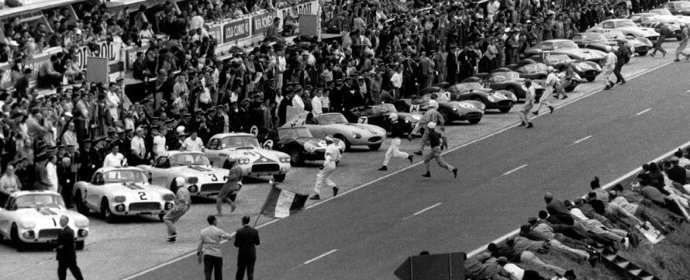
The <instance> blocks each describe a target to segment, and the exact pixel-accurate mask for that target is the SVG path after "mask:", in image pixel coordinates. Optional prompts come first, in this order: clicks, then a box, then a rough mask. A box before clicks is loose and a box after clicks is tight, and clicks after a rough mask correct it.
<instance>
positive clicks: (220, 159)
mask: <svg viewBox="0 0 690 280" xmlns="http://www.w3.org/2000/svg"><path fill="white" fill-rule="evenodd" d="M268 146H271V145H268ZM204 154H206V157H207V158H208V160H210V161H211V165H212V166H214V167H218V168H223V167H225V166H227V164H228V163H227V161H228V160H227V159H228V158H231V159H233V160H236V164H239V165H240V167H241V168H242V175H243V176H249V177H263V176H273V179H274V180H276V181H277V182H282V181H285V176H286V175H287V173H288V171H290V167H291V166H290V155H288V154H286V153H283V152H279V151H273V150H270V149H265V148H264V147H262V146H261V145H259V141H258V140H257V139H256V136H254V135H252V134H249V133H234V132H233V133H220V134H216V135H213V137H211V139H209V140H208V143H206V151H205V152H204Z"/></svg>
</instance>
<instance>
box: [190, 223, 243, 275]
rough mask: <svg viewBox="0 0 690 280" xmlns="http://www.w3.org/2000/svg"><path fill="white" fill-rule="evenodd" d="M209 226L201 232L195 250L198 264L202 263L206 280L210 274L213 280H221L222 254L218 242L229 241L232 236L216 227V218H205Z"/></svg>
mask: <svg viewBox="0 0 690 280" xmlns="http://www.w3.org/2000/svg"><path fill="white" fill-rule="evenodd" d="M206 221H207V222H208V224H209V226H208V227H206V228H204V229H202V230H201V238H200V242H199V246H198V247H197V250H196V255H197V257H198V260H199V263H201V261H203V262H204V274H205V275H206V279H211V274H213V275H214V276H215V280H222V279H223V252H222V250H221V248H220V242H221V241H222V240H223V239H225V240H230V239H232V238H233V237H234V236H233V235H231V234H229V233H227V232H225V231H224V230H222V229H219V228H218V227H217V225H218V222H217V220H216V216H208V217H207V218H206Z"/></svg>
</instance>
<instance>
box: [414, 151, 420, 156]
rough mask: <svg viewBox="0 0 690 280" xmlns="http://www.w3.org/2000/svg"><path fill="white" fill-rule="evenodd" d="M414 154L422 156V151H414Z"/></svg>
mask: <svg viewBox="0 0 690 280" xmlns="http://www.w3.org/2000/svg"><path fill="white" fill-rule="evenodd" d="M414 154H415V155H418V156H421V155H422V151H416V152H414Z"/></svg>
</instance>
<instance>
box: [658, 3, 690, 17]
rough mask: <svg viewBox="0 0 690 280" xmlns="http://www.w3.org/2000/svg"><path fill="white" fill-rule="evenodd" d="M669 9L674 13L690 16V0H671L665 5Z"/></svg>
mask: <svg viewBox="0 0 690 280" xmlns="http://www.w3.org/2000/svg"><path fill="white" fill-rule="evenodd" d="M663 7H664V8H666V9H668V11H669V12H671V14H673V15H683V16H690V2H687V1H669V2H666V4H664V6H663Z"/></svg>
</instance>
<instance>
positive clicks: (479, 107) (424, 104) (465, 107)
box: [395, 90, 485, 124]
mask: <svg viewBox="0 0 690 280" xmlns="http://www.w3.org/2000/svg"><path fill="white" fill-rule="evenodd" d="M422 92H428V91H424V90H423V91H422ZM432 99H436V101H437V102H438V112H439V113H441V115H442V116H443V119H444V120H445V122H446V124H451V123H452V122H454V121H468V122H470V123H471V124H477V123H479V121H480V120H481V119H482V117H484V108H485V106H484V103H481V102H479V101H475V100H468V101H450V93H449V92H446V91H441V92H437V93H426V94H424V95H422V96H421V97H416V96H413V97H412V98H409V99H400V100H398V101H396V102H395V108H396V109H397V110H398V111H399V112H424V111H426V110H427V109H428V108H429V101H430V100H432Z"/></svg>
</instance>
